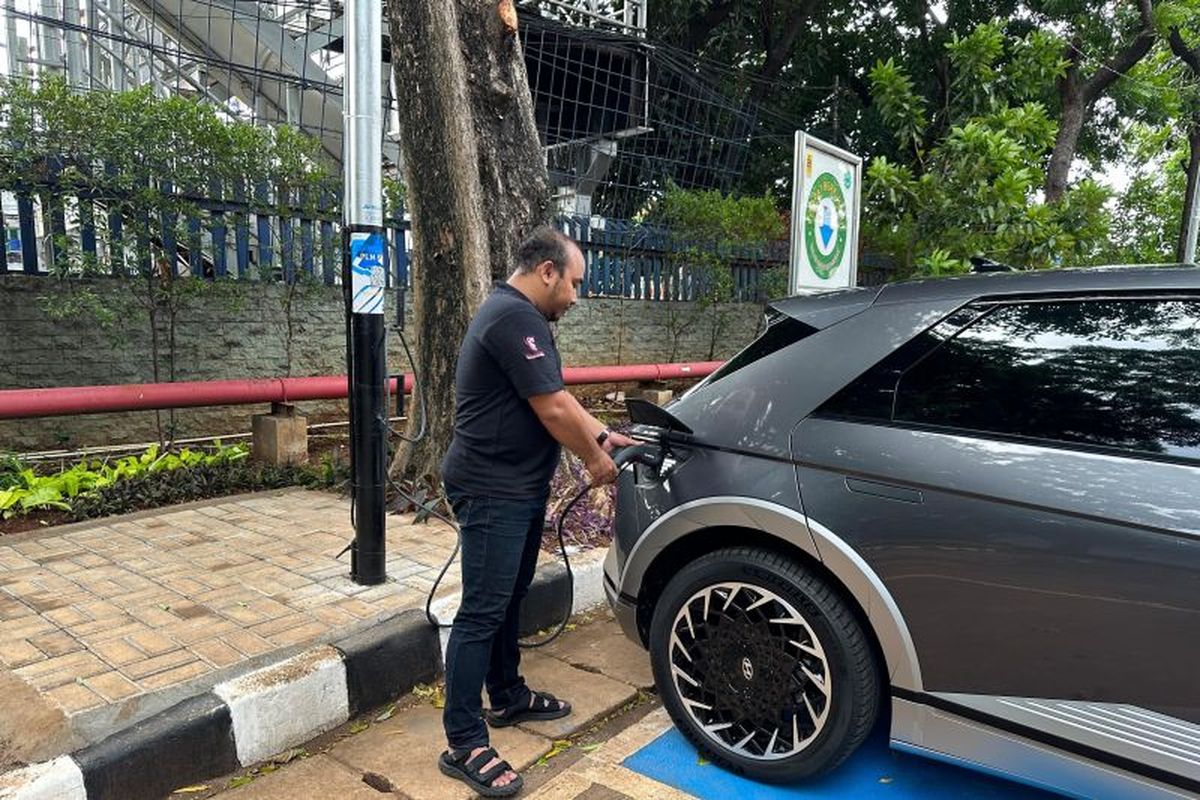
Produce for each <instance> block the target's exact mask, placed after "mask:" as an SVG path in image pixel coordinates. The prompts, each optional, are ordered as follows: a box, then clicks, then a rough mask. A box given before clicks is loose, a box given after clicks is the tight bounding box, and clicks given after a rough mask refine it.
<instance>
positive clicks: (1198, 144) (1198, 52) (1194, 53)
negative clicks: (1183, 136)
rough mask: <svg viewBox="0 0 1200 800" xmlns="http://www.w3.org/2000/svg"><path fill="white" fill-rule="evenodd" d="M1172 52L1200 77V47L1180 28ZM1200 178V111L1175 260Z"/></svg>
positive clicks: (1191, 137) (1192, 134) (1183, 246)
mask: <svg viewBox="0 0 1200 800" xmlns="http://www.w3.org/2000/svg"><path fill="white" fill-rule="evenodd" d="M1168 40H1169V41H1170V43H1171V52H1173V53H1174V54H1175V55H1176V56H1178V57H1179V58H1180V60H1181V61H1183V63H1184V64H1187V66H1188V69H1190V70H1191V72H1192V77H1193V78H1200V47H1196V48H1190V47H1188V45H1187V42H1185V41H1184V39H1183V35H1182V34H1181V33H1180V32H1179V28H1172V29H1171V32H1170V34H1169V35H1168ZM1197 180H1200V111H1196V112H1193V113H1192V118H1191V124H1190V126H1189V127H1188V165H1187V187H1186V188H1185V189H1184V195H1183V214H1182V215H1181V217H1180V220H1179V243H1178V245H1177V246H1176V248H1175V260H1176V261H1178V262H1180V263H1183V258H1184V253H1185V251H1186V250H1187V244H1188V228H1189V225H1188V222H1189V221H1190V220H1191V219H1192V215H1193V214H1195V213H1196V209H1195V208H1193V203H1194V202H1195V199H1196V181H1197Z"/></svg>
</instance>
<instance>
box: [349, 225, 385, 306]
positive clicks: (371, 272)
mask: <svg viewBox="0 0 1200 800" xmlns="http://www.w3.org/2000/svg"><path fill="white" fill-rule="evenodd" d="M350 276H351V284H350V288H351V291H352V293H353V295H352V302H351V304H350V309H351V311H353V312H354V313H355V314H382V313H383V292H384V289H385V288H386V286H387V276H386V274H385V272H384V269H383V234H382V233H357V232H356V233H351V234H350Z"/></svg>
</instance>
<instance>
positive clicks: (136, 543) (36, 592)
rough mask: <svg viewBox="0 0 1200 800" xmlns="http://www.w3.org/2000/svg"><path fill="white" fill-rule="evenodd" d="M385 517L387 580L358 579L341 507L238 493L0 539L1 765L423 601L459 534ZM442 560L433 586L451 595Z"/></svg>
mask: <svg viewBox="0 0 1200 800" xmlns="http://www.w3.org/2000/svg"><path fill="white" fill-rule="evenodd" d="M410 519H411V518H402V517H394V516H389V517H388V518H387V524H388V533H387V540H388V542H387V546H388V575H389V580H388V582H387V583H385V584H383V585H381V586H377V587H363V586H358V585H356V584H354V583H353V582H351V581H350V579H349V556H348V554H347V555H345V556H343V557H342V560H340V561H336V560H334V556H335V555H336V554H337V553H338V552H339V551H340V550H341V549H342V548H343V547H344V546H345V544H346V543H347V542H348V541H349V540H350V539H351V538H352V537H353V529H352V528H351V525H350V514H349V503H348V501H347V500H346V499H344V498H341V497H338V496H336V495H333V494H329V493H324V492H315V491H305V490H299V489H296V490H284V491H279V492H270V493H262V494H255V495H243V496H239V497H233V498H225V499H219V500H214V501H208V502H204V503H196V504H189V505H187V506H178V507H175V508H173V509H170V510H164V511H158V512H144V513H140V514H135V515H130V516H125V517H119V518H113V519H110V520H99V521H96V522H90V523H81V524H77V525H70V526H64V527H61V528H52V529H49V530H46V531H39V532H34V533H28V534H19V535H15V536H8V537H4V538H0V667H3V669H0V771H2V770H3V769H4V768H5V767H6V766H8V765H11V764H12V763H13V762H15V761H21V760H24V761H39V760H44V759H47V758H52V757H54V756H57V755H59V754H61V753H64V752H68V751H71V750H74V749H76V748H79V747H81V746H83V745H86V744H89V743H91V742H94V741H97V740H99V739H101V738H103V737H104V736H106V735H108V734H109V733H111V732H113V731H114V730H117V729H120V728H123V727H126V726H128V725H130V724H131V723H133V722H136V721H138V720H141V719H144V718H146V717H148V716H149V715H151V714H154V713H155V712H158V711H160V710H162V709H164V708H166V707H168V706H170V705H173V704H174V703H176V702H178V701H179V700H181V699H184V698H186V697H190V696H192V695H194V694H196V693H198V692H200V691H204V690H205V689H207V688H209V687H211V686H213V685H214V684H216V683H217V682H218V681H220V680H223V679H225V678H228V677H230V676H232V675H235V674H240V673H241V672H244V671H246V670H247V669H249V668H251V667H254V666H257V665H260V664H263V663H269V662H271V661H274V660H278V659H280V658H283V657H285V656H287V655H289V654H291V653H293V652H296V651H298V650H300V649H302V648H303V647H304V646H306V645H310V644H312V643H314V642H320V641H327V640H329V639H332V638H336V637H340V636H344V635H346V634H347V633H348V632H351V631H353V630H355V629H356V628H358V627H365V626H368V625H370V624H371V623H373V622H375V621H378V620H380V619H383V618H385V617H387V616H390V615H392V614H395V613H397V612H399V611H402V610H405V609H413V608H423V607H424V602H425V597H426V595H427V593H428V591H429V589H430V587H431V586H432V585H433V580H434V578H435V577H436V576H437V573H438V571H439V570H440V568H441V566H442V564H443V563H444V562H445V560H446V558H447V557H449V555H450V552H451V551H452V549H453V546H454V542H455V534H454V532H453V530H452V529H451V528H450V527H449V526H447V525H445V524H444V523H441V522H438V521H436V520H435V521H433V522H432V523H430V524H428V525H416V526H414V525H411V524H409V521H410ZM457 588H458V570H457V569H451V570H450V571H449V572H448V573H447V575H446V579H445V580H444V581H443V586H442V588H441V590H440V591H439V596H448V595H453V594H455V593H456V592H457Z"/></svg>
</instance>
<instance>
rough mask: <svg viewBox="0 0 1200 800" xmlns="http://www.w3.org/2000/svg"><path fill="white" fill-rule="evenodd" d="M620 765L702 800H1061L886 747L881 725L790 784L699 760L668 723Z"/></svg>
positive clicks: (883, 730)
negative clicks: (836, 759) (832, 766)
mask: <svg viewBox="0 0 1200 800" xmlns="http://www.w3.org/2000/svg"><path fill="white" fill-rule="evenodd" d="M624 765H625V766H626V767H627V768H629V769H631V770H633V771H635V772H640V773H641V774H643V775H645V776H647V777H650V778H653V779H654V780H656V781H659V782H660V783H665V784H667V785H668V786H673V787H675V788H676V789H680V790H682V791H685V792H688V793H689V794H693V795H695V796H697V797H699V798H702V800H730V798H736V800H824V799H825V798H834V797H837V798H854V799H855V800H874V798H886V799H887V800H908V799H909V798H912V799H913V800H916V798H920V800H968V798H969V800H1018V799H1019V800H1062V797H1061V796H1060V795H1056V794H1051V793H1049V792H1044V791H1041V790H1040V789H1035V788H1032V787H1029V786H1025V785H1023V784H1020V783H1014V782H1011V781H1006V780H1002V779H1000V778H994V777H991V776H989V775H985V774H982V773H979V772H974V771H972V770H969V769H965V768H963V767H957V766H953V765H950V764H945V763H942V762H938V761H932V760H930V759H928V758H922V757H920V756H914V755H909V754H907V753H900V752H897V751H895V750H892V749H891V748H890V747H888V739H887V728H886V726H885V725H883V724H881V725H879V726H877V727H876V729H875V731H874V732H873V733H872V734H871V736H870V738H868V739H867V741H866V742H864V743H863V745H862V747H860V748H859V749H858V752H856V753H855V754H854V755H853V756H851V757H850V759H849V760H848V761H847V762H846V763H845V764H842V766H841V767H839V768H838V769H837V770H835V771H834V772H833V773H832V774H830V775H826V776H825V777H823V778H821V779H819V780H816V781H810V782H808V783H804V784H798V785H794V786H776V785H768V784H762V783H755V782H754V781H751V780H747V779H746V778H741V777H738V776H736V775H733V774H732V773H729V772H726V771H725V770H723V769H721V768H720V767H717V766H715V765H712V764H707V763H704V764H702V763H701V762H700V759H699V757H698V756H697V754H696V750H695V748H693V747H692V746H691V744H689V743H688V741H687V740H686V739H684V738H683V735H682V734H680V733H679V731H678V730H677V729H675V728H674V727H672V728H671V729H670V730H668V731H667V732H666V733H664V734H663V735H661V736H659V737H658V738H657V739H655V740H654V741H653V742H651V743H650V744H648V745H646V746H645V747H643V748H642V749H641V750H639V751H637V752H636V753H634V754H633V755H631V756H629V758H627V759H625V761H624Z"/></svg>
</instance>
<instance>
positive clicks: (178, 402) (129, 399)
mask: <svg viewBox="0 0 1200 800" xmlns="http://www.w3.org/2000/svg"><path fill="white" fill-rule="evenodd" d="M721 363H722V362H720V361H704V362H699V363H693V364H630V365H625V366H609V367H567V368H566V369H564V370H563V380H564V381H565V382H566V383H567V384H568V385H577V384H588V383H619V382H624V381H661V380H673V379H678V378H703V377H704V376H706V375H708V374H709V373H711V372H713V371H714V370H715V369H716V368H717V367H719V366H721ZM412 387H413V378H412V375H405V376H404V391H405V392H406V393H408V392H411V391H412ZM388 391H389V392H391V393H393V394H394V393H395V391H396V381H395V380H392V381H390V382H389V386H388ZM347 394H348V392H347V387H346V376H345V375H322V376H319V377H315V378H259V379H252V380H236V381H189V382H184V383H129V384H120V385H116V386H62V387H56V388H52V389H5V390H0V419H23V418H27V417H60V416H67V415H72V414H101V413H106V412H111V411H145V410H150V409H156V408H188V407H191V406H232V405H243V404H248V403H294V402H297V401H299V400H336V399H339V398H342V397H346V396H347Z"/></svg>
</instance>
